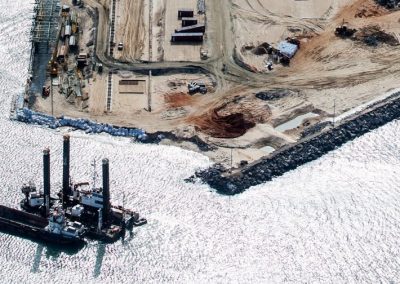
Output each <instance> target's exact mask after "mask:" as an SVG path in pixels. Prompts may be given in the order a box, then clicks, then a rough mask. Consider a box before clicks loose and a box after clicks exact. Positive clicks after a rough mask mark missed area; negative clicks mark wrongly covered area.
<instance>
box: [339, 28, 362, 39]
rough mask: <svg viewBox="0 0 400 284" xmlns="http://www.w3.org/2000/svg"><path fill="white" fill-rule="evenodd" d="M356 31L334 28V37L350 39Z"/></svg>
mask: <svg viewBox="0 0 400 284" xmlns="http://www.w3.org/2000/svg"><path fill="white" fill-rule="evenodd" d="M356 31H357V30H356V29H350V28H348V27H347V26H340V27H337V28H336V30H335V35H336V36H338V37H342V38H346V37H352V36H353V35H354V34H355V32H356Z"/></svg>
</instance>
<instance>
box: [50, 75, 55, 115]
mask: <svg viewBox="0 0 400 284" xmlns="http://www.w3.org/2000/svg"><path fill="white" fill-rule="evenodd" d="M50 76H51V75H50ZM50 99H51V116H54V100H53V77H51V78H50Z"/></svg>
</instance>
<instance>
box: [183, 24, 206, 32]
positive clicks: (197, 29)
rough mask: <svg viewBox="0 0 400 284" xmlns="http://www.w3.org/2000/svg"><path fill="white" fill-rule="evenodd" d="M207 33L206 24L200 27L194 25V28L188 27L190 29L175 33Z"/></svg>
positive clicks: (184, 28)
mask: <svg viewBox="0 0 400 284" xmlns="http://www.w3.org/2000/svg"><path fill="white" fill-rule="evenodd" d="M205 31H206V26H205V25H204V24H198V25H193V26H188V27H183V28H180V29H176V30H175V33H178V34H180V33H205Z"/></svg>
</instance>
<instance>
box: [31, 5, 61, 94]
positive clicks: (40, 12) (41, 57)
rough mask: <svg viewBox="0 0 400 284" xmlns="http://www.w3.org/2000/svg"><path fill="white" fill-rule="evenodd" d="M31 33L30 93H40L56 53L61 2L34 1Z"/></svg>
mask: <svg viewBox="0 0 400 284" xmlns="http://www.w3.org/2000/svg"><path fill="white" fill-rule="evenodd" d="M34 1H35V2H34V8H33V17H32V28H31V32H30V41H31V43H32V46H31V54H30V64H29V74H30V80H31V88H28V93H32V92H31V91H32V90H33V91H34V92H40V90H41V88H42V86H43V84H44V82H45V80H46V75H47V74H46V72H47V64H48V62H49V60H51V58H52V54H53V53H54V52H57V51H56V47H57V43H58V39H59V21H60V15H61V4H60V0H34Z"/></svg>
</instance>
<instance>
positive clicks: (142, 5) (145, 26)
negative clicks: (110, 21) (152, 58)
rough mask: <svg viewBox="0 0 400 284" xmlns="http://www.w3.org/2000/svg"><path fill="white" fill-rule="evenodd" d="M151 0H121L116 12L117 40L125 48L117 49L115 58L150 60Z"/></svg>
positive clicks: (131, 60)
mask: <svg viewBox="0 0 400 284" xmlns="http://www.w3.org/2000/svg"><path fill="white" fill-rule="evenodd" d="M149 13H150V12H149V1H148V0H140V1H131V0H119V1H117V4H116V12H115V42H116V44H118V43H120V42H122V43H123V44H124V49H123V50H122V51H118V50H117V49H115V55H114V56H115V58H116V59H119V60H122V61H126V62H135V61H137V60H149Z"/></svg>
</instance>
